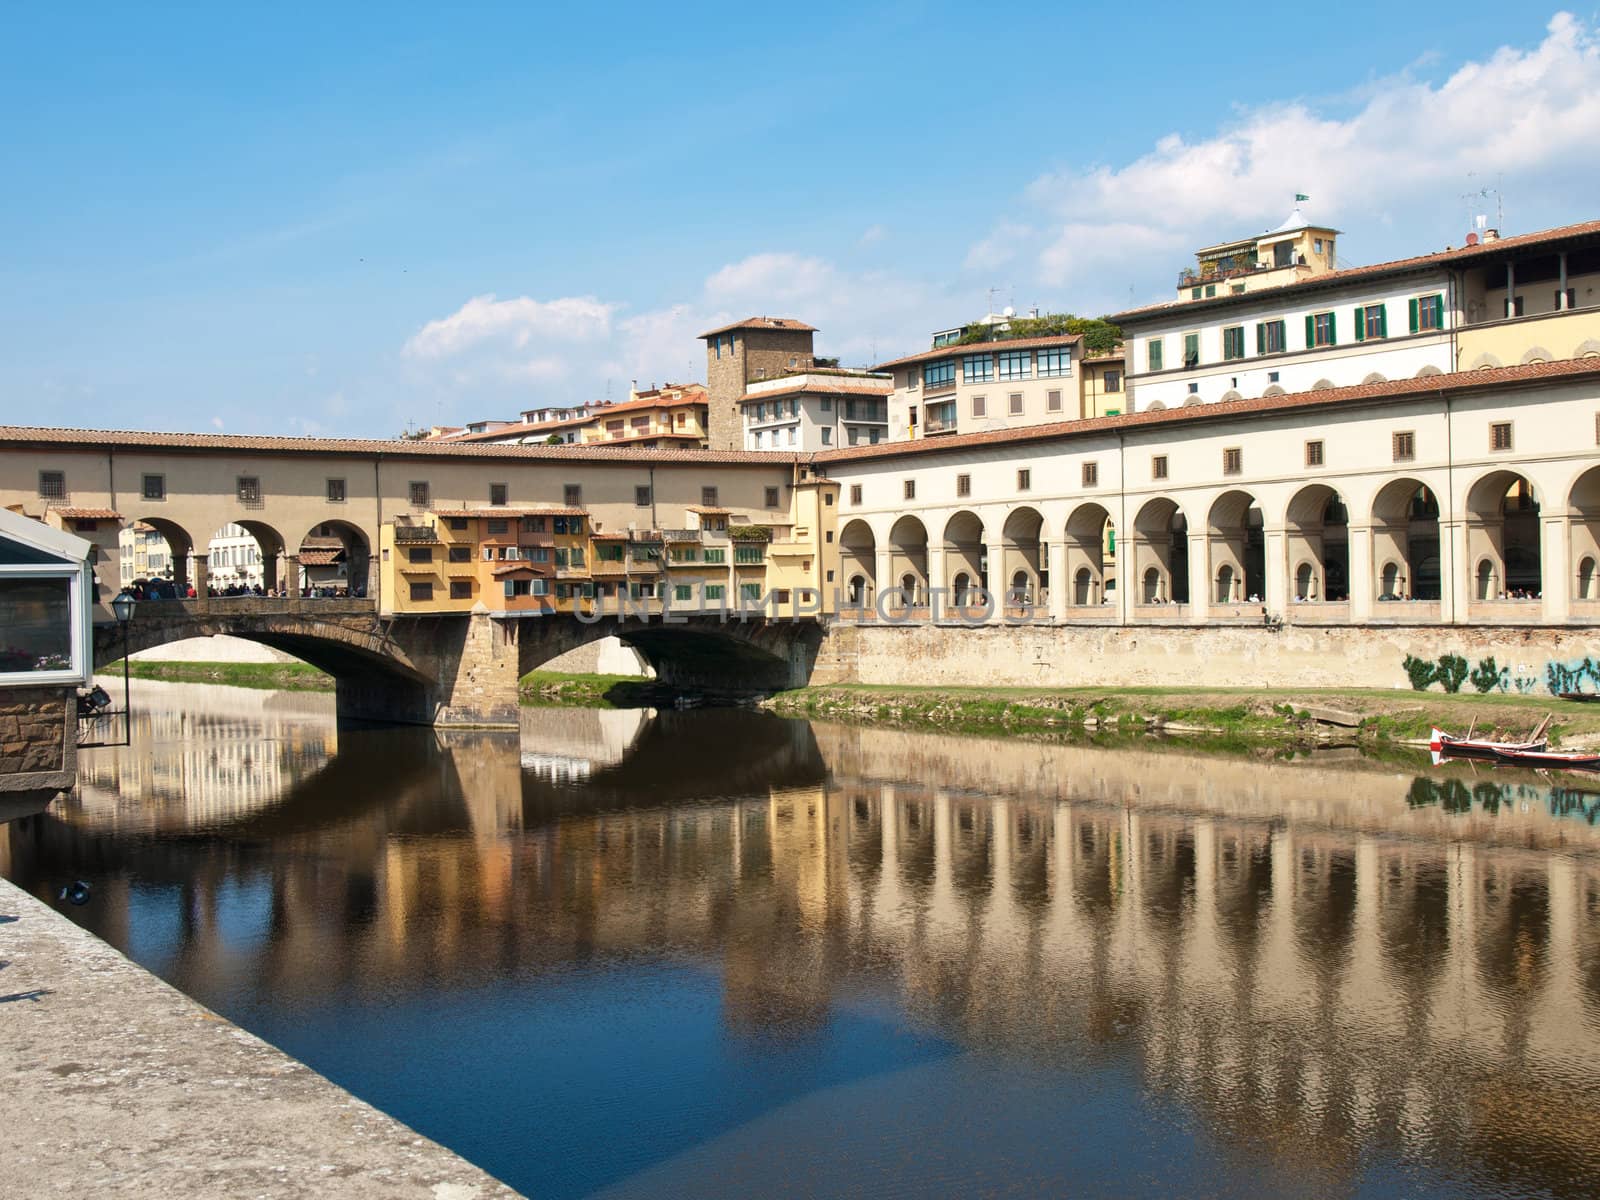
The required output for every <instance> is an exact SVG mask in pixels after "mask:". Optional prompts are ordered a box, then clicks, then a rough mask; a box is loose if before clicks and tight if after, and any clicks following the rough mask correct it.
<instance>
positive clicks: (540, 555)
mask: <svg viewBox="0 0 1600 1200" xmlns="http://www.w3.org/2000/svg"><path fill="white" fill-rule="evenodd" d="M523 555H524V557H526V558H531V559H532V560H533V561H534V562H536V563H547V562H549V561H550V547H549V546H534V547H533V548H532V549H531V550H524V551H523Z"/></svg>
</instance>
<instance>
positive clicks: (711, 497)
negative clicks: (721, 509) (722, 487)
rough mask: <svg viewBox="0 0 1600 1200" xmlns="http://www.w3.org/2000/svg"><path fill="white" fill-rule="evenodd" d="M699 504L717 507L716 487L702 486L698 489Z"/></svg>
mask: <svg viewBox="0 0 1600 1200" xmlns="http://www.w3.org/2000/svg"><path fill="white" fill-rule="evenodd" d="M700 506H701V507H702V508H715V507H717V489H716V488H714V487H703V488H701V489H700Z"/></svg>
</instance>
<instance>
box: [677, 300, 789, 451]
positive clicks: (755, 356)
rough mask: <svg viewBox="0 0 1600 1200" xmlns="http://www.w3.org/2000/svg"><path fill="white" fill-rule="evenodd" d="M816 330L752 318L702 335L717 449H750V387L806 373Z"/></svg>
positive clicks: (711, 433) (710, 429) (711, 438)
mask: <svg viewBox="0 0 1600 1200" xmlns="http://www.w3.org/2000/svg"><path fill="white" fill-rule="evenodd" d="M814 333H816V329H815V328H813V327H812V326H810V325H807V324H806V323H805V322H804V321H796V320H793V319H791V318H788V317H747V318H746V319H745V320H743V321H736V322H734V323H733V324H732V325H724V326H722V327H721V328H719V329H711V330H707V331H706V332H705V333H702V334H701V335H700V338H701V340H702V341H704V342H705V344H706V392H707V396H708V400H709V406H708V411H707V414H706V433H707V438H708V442H709V444H710V447H711V449H713V450H743V449H744V418H743V417H742V415H741V414H740V411H739V401H740V400H741V399H743V398H744V389H745V386H746V385H747V384H750V383H753V382H755V381H756V380H758V379H773V378H776V377H777V376H779V375H787V374H789V373H791V372H795V371H805V370H808V369H809V368H810V367H811V363H812V344H811V338H812V335H813V334H814Z"/></svg>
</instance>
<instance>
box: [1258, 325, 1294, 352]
mask: <svg viewBox="0 0 1600 1200" xmlns="http://www.w3.org/2000/svg"><path fill="white" fill-rule="evenodd" d="M1284 329H1285V326H1284V323H1283V322H1282V321H1261V322H1259V323H1258V324H1257V325H1256V353H1257V354H1282V353H1283V352H1284V351H1285V350H1287V349H1288V348H1289V342H1288V339H1287V338H1286V337H1285V335H1284Z"/></svg>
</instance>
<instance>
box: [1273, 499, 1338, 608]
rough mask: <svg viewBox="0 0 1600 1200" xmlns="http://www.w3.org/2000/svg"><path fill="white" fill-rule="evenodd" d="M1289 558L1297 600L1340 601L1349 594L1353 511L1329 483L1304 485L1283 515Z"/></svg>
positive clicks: (1300, 601) (1303, 601)
mask: <svg viewBox="0 0 1600 1200" xmlns="http://www.w3.org/2000/svg"><path fill="white" fill-rule="evenodd" d="M1284 525H1285V535H1286V536H1287V538H1288V542H1289V561H1290V562H1298V563H1299V564H1300V566H1298V567H1296V569H1295V578H1294V594H1293V595H1292V596H1291V597H1290V599H1291V600H1293V601H1294V602H1295V603H1297V604H1313V603H1320V602H1324V601H1326V602H1332V603H1338V602H1342V601H1345V600H1348V599H1349V598H1350V514H1349V513H1348V511H1347V510H1346V509H1345V504H1344V499H1343V498H1342V497H1341V496H1340V495H1339V493H1338V492H1336V491H1334V490H1333V489H1332V488H1331V487H1328V486H1327V485H1326V484H1321V483H1314V484H1311V485H1310V486H1309V487H1304V488H1301V489H1300V490H1299V491H1298V492H1296V493H1295V495H1294V498H1293V499H1291V500H1290V501H1289V507H1288V510H1287V512H1286V513H1285V519H1284Z"/></svg>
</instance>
